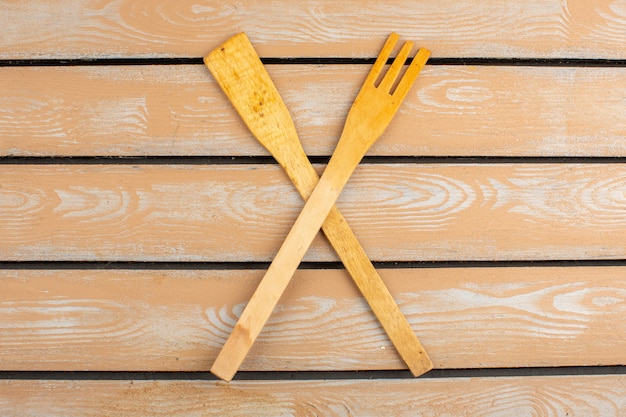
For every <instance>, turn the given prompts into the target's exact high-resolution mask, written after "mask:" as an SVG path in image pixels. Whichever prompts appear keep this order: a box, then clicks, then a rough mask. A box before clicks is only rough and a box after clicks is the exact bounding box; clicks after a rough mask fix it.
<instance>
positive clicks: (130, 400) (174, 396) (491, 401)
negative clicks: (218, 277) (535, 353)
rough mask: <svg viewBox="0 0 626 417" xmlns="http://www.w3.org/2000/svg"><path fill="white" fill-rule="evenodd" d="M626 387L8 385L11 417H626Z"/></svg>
mask: <svg viewBox="0 0 626 417" xmlns="http://www.w3.org/2000/svg"><path fill="white" fill-rule="evenodd" d="M625 398H626V377H624V375H609V376H543V377H541V376H534V377H528V378H519V377H517V378H516V377H503V378H447V379H418V380H369V381H368V380H347V381H237V382H233V383H231V384H229V385H227V384H224V383H219V382H212V381H177V380H174V381H53V380H42V381H20V380H3V381H0V413H2V415H4V416H7V417H9V416H41V417H53V416H59V417H72V416H81V417H82V416H96V415H97V416H100V415H107V416H168V417H170V416H171V417H179V416H181V417H182V416H205V415H220V416H250V415H263V416H311V415H324V416H365V415H367V416H370V415H391V414H393V415H394V416H416V415H419V416H448V415H450V416H459V415H463V416H467V417H472V416H475V417H478V416H480V417H482V416H486V415H488V416H494V417H496V416H507V417H527V416H545V417H562V416H570V417H589V416H602V417H620V416H623V415H624V413H625V412H626V400H625Z"/></svg>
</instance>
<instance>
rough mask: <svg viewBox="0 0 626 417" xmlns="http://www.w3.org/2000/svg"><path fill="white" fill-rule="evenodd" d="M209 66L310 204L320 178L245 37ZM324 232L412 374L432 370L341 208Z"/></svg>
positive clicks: (217, 54)
mask: <svg viewBox="0 0 626 417" xmlns="http://www.w3.org/2000/svg"><path fill="white" fill-rule="evenodd" d="M205 63H206V65H207V67H208V68H209V70H210V71H211V73H212V74H213V76H214V77H215V79H216V80H217V82H218V83H219V85H220V87H221V88H222V90H224V93H225V94H226V95H227V96H228V98H229V99H230V101H231V103H232V104H233V106H234V107H235V109H236V110H237V112H238V113H239V115H240V116H241V118H242V119H243V120H244V122H245V123H246V125H247V126H248V128H249V129H250V131H251V132H252V134H253V135H254V136H255V137H256V138H257V140H258V141H259V142H260V143H261V144H262V145H263V146H264V147H265V148H266V149H267V150H268V151H269V152H270V153H271V154H272V155H273V156H274V158H276V160H277V161H278V163H279V164H280V165H281V166H282V167H283V168H284V169H285V171H286V172H287V175H288V176H289V178H290V179H291V181H292V182H293V184H294V185H295V186H296V188H297V189H298V191H299V192H300V194H301V195H302V197H303V198H304V199H305V200H306V199H307V198H308V197H309V195H310V194H311V192H312V191H313V189H314V188H315V185H316V184H317V182H318V181H319V177H318V175H317V172H316V171H315V169H314V168H313V166H312V165H311V163H310V162H309V160H308V158H307V156H306V154H305V152H304V149H303V148H302V145H301V144H300V140H299V139H298V134H297V133H296V129H295V126H294V124H293V121H292V119H291V115H290V114H289V110H288V109H287V106H285V103H284V102H283V100H282V98H281V96H280V94H279V93H278V90H277V89H276V87H275V86H274V83H273V82H272V80H271V78H270V76H269V74H268V73H267V71H266V69H265V67H264V66H263V64H262V63H261V60H260V59H259V57H258V55H257V53H256V51H255V50H254V47H253V46H252V44H251V43H250V40H249V39H248V37H247V36H246V34H245V33H239V34H237V35H235V36H233V37H232V38H230V39H229V40H228V41H226V42H225V43H224V44H222V45H221V46H220V47H219V48H217V49H216V50H214V51H213V52H211V53H210V54H209V55H208V56H207V57H206V58H205ZM322 230H323V231H324V233H325V235H326V236H327V237H328V240H329V241H330V243H331V244H332V245H333V247H334V248H335V250H336V251H337V254H338V255H339V257H340V258H341V260H342V262H343V264H344V265H345V267H346V269H347V270H348V272H349V273H350V274H351V275H352V277H353V279H354V282H355V283H356V285H357V286H358V288H359V289H360V291H361V293H362V294H363V296H364V297H365V299H366V300H367V302H368V303H369V305H370V307H371V308H372V311H374V314H375V315H376V317H377V318H378V320H379V321H380V323H381V325H382V326H383V328H384V329H385V331H386V332H387V334H388V335H389V339H390V340H391V341H392V343H393V344H394V346H395V347H396V349H397V350H398V352H399V353H400V356H401V357H402V358H403V360H404V361H405V363H406V364H407V366H408V367H409V369H410V370H411V372H412V373H413V375H415V376H419V375H421V374H423V373H424V372H427V371H428V370H430V369H432V362H431V361H430V359H429V358H428V356H427V354H426V353H425V351H424V349H423V347H422V345H421V344H420V342H419V340H418V339H417V337H416V336H415V333H414V332H413V330H412V329H411V326H410V325H409V323H408V322H407V320H406V318H405V317H404V315H403V314H402V312H401V311H400V309H399V308H398V306H397V304H396V303H395V302H394V300H393V297H392V296H391V294H390V293H389V290H388V289H387V287H386V286H385V284H384V283H383V281H382V279H381V277H380V276H379V275H378V273H377V272H376V269H375V268H374V266H373V265H372V263H371V262H370V260H369V258H368V257H367V255H366V254H365V251H364V250H363V248H362V247H361V245H360V244H359V242H358V241H357V238H356V236H355V235H354V233H352V230H351V229H350V227H349V226H348V224H347V222H346V221H345V219H344V218H343V216H342V214H341V213H340V212H339V210H338V209H337V207H335V206H333V207H332V208H331V210H330V213H329V214H328V217H327V218H326V220H325V221H324V224H323V225H322Z"/></svg>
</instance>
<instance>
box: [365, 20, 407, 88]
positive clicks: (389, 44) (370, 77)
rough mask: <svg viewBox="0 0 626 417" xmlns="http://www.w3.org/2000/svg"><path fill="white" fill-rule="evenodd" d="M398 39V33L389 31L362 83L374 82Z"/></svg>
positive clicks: (370, 83) (369, 83) (372, 83)
mask: <svg viewBox="0 0 626 417" xmlns="http://www.w3.org/2000/svg"><path fill="white" fill-rule="evenodd" d="M398 39H400V36H398V34H397V33H395V32H391V34H390V35H389V37H388V38H387V41H386V42H385V45H383V49H381V50H380V53H379V54H378V58H376V62H374V65H373V66H372V69H371V70H370V73H369V74H367V78H366V79H365V83H364V85H365V84H367V85H374V84H375V83H376V79H377V78H378V76H379V75H380V72H381V71H382V70H383V68H384V66H385V64H387V60H388V59H389V55H391V51H392V50H393V47H394V46H395V45H396V43H397V42H398Z"/></svg>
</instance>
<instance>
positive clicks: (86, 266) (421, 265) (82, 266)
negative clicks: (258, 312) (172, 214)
mask: <svg viewBox="0 0 626 417" xmlns="http://www.w3.org/2000/svg"><path fill="white" fill-rule="evenodd" d="M372 263H373V264H374V266H375V267H376V269H435V268H533V267H553V268H556V267H579V268H581V267H616V266H626V259H586V260H574V259H563V260H537V261H384V262H372ZM269 265H270V263H269V262H130V261H115V262H111V261H0V270H16V269H20V270H147V271H150V270H161V271H167V270H175V271H179V270H186V271H211V270H220V271H229V270H231V271H236V270H265V269H267V268H268V267H269ZM298 269H301V270H329V269H343V265H342V264H341V262H302V263H301V264H300V267H299V268H298Z"/></svg>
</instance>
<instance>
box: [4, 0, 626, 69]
mask: <svg viewBox="0 0 626 417" xmlns="http://www.w3.org/2000/svg"><path fill="white" fill-rule="evenodd" d="M365 6H366V5H365V3H364V2H363V1H357V0H350V1H342V2H335V1H330V0H317V1H307V2H292V1H287V0H282V1H273V2H271V3H266V2H258V1H255V0H246V1H238V2H232V1H222V0H219V1H218V0H211V1H205V2H203V3H202V4H197V2H195V1H194V0H184V1H181V0H171V1H160V2H141V3H137V2H136V1H133V0H116V1H115V0H114V1H108V2H105V3H102V2H100V1H96V0H89V1H83V0H67V1H64V2H62V3H54V2H43V3H42V2H32V1H29V2H18V3H16V2H12V1H3V2H2V3H0V15H1V16H3V24H4V26H3V29H4V30H3V33H4V35H3V37H2V43H1V44H0V59H29V58H77V57H129V56H130V57H155V56H167V57H171V56H194V57H200V56H204V55H205V54H206V53H207V52H208V51H209V50H211V49H213V48H214V47H215V46H217V45H218V44H220V43H221V42H223V41H224V40H225V39H226V38H227V37H229V36H231V35H232V34H234V33H237V32H239V31H246V32H248V33H249V35H250V38H251V39H252V42H253V43H255V44H256V45H258V49H259V51H260V53H261V54H262V55H265V56H303V55H304V56H333V57H334V56H347V57H353V56H356V57H363V56H365V57H372V56H375V55H376V52H377V51H378V49H379V47H380V45H382V43H383V41H384V40H385V38H386V37H387V35H388V34H389V32H391V31H396V32H398V33H400V34H402V35H403V36H404V37H407V38H409V39H414V40H415V41H417V42H418V43H419V44H422V45H424V46H425V47H428V48H429V49H431V50H433V52H434V56H439V57H449V56H485V57H542V58H545V57H565V58H571V57H586V58H621V59H624V58H626V47H625V46H624V45H626V35H625V34H626V8H625V7H624V5H623V3H622V2H620V1H615V0H599V1H594V2H588V1H585V0H570V1H567V2H562V1H560V0H534V1H530V2H529V1H524V0H517V1H513V2H511V1H509V2H506V3H502V2H500V1H497V0H491V1H487V2H481V4H480V5H477V4H476V3H475V2H473V1H471V0H463V1H456V2H444V3H442V2H440V1H437V0H426V1H420V2H414V1H411V0H398V1H387V2H381V3H379V4H378V5H377V6H375V7H372V6H371V5H369V4H368V5H367V7H365Z"/></svg>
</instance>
